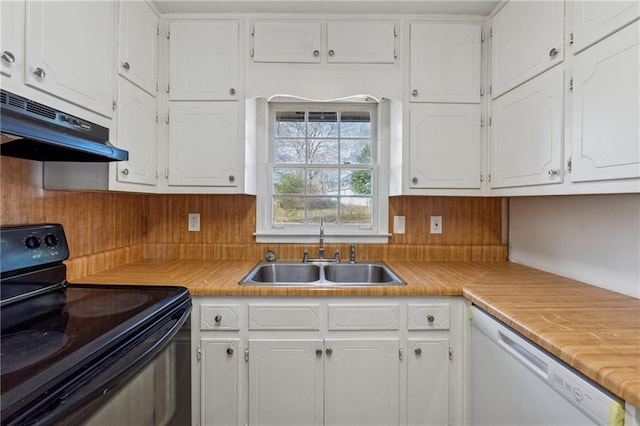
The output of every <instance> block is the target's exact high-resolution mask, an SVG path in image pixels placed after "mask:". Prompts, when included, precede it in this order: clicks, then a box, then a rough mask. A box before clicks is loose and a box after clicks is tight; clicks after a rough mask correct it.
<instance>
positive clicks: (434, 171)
mask: <svg viewBox="0 0 640 426" xmlns="http://www.w3.org/2000/svg"><path fill="white" fill-rule="evenodd" d="M409 114H410V116H409V121H410V128H411V134H410V139H411V142H410V144H409V188H410V189H420V188H480V174H481V172H480V166H481V131H480V130H481V129H480V106H479V105H418V104H416V105H412V106H411V108H410V111H409Z"/></svg>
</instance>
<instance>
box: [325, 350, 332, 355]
mask: <svg viewBox="0 0 640 426" xmlns="http://www.w3.org/2000/svg"><path fill="white" fill-rule="evenodd" d="M325 352H326V353H327V356H331V354H332V353H333V349H331V348H327V350H326V351H325Z"/></svg>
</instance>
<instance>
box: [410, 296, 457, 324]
mask: <svg viewBox="0 0 640 426" xmlns="http://www.w3.org/2000/svg"><path fill="white" fill-rule="evenodd" d="M408 323H409V330H431V329H433V330H448V329H449V304H448V303H429V304H421V305H418V304H410V305H409V321H408Z"/></svg>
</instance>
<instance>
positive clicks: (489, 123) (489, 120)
mask: <svg viewBox="0 0 640 426" xmlns="http://www.w3.org/2000/svg"><path fill="white" fill-rule="evenodd" d="M489 126H491V117H489Z"/></svg>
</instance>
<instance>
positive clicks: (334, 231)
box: [254, 96, 390, 243]
mask: <svg viewBox="0 0 640 426" xmlns="http://www.w3.org/2000/svg"><path fill="white" fill-rule="evenodd" d="M364 99H366V100H367V101H368V102H376V103H378V108H376V111H377V117H376V123H377V125H376V133H377V144H376V148H375V152H373V153H372V154H373V160H374V168H376V173H377V184H376V185H374V188H373V194H372V196H373V199H374V208H373V212H372V216H373V217H372V222H373V224H372V226H371V227H370V229H366V230H365V229H361V227H360V226H358V225H354V226H347V225H332V224H325V227H324V236H325V242H328V243H331V242H334V243H351V242H360V243H387V242H388V239H389V236H390V235H389V158H390V155H389V148H390V137H389V131H386V130H385V129H383V123H387V122H388V121H389V119H388V118H387V119H385V118H384V117H382V116H381V115H382V114H383V111H387V108H381V103H380V102H378V101H377V99H375V98H374V97H371V96H357V97H354V99H353V100H350V99H341V100H331V101H325V102H331V103H337V102H345V103H348V102H354V101H359V102H361V103H362V101H363V100H364ZM277 101H288V102H300V99H298V98H292V97H286V96H284V97H283V96H279V97H278V100H277ZM277 101H276V100H272V101H271V102H277ZM305 101H307V100H305ZM309 102H313V101H309ZM303 103H305V102H303ZM307 103H308V102H307ZM256 108H257V119H256V121H257V123H256V131H257V134H256V138H257V141H256V142H257V143H256V162H257V164H256V173H257V186H256V195H257V199H256V210H257V211H256V232H255V233H254V235H255V237H256V242H258V243H312V242H317V241H318V235H319V226H318V225H296V226H295V227H286V226H283V227H282V228H281V227H278V226H272V223H271V216H272V211H271V209H272V206H271V200H272V198H271V197H270V193H271V192H270V185H271V178H270V176H271V175H270V174H269V173H271V169H272V167H273V165H272V164H271V163H270V157H271V153H270V148H271V141H270V138H271V135H270V132H271V122H270V120H271V114H270V106H269V101H267V99H266V98H260V99H257V102H256ZM387 130H388V129H387ZM376 159H377V165H376V164H375V163H376ZM261 177H262V178H261ZM292 228H293V229H292Z"/></svg>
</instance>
